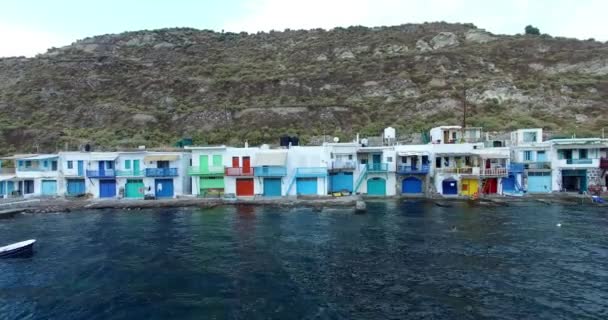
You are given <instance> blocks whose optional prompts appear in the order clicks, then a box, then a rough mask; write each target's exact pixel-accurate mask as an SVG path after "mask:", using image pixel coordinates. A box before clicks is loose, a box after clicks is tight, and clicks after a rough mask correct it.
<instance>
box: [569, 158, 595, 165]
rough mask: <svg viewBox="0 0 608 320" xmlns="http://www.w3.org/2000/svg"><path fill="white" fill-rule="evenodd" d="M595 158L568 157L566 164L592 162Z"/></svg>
mask: <svg viewBox="0 0 608 320" xmlns="http://www.w3.org/2000/svg"><path fill="white" fill-rule="evenodd" d="M592 163H593V159H566V164H592Z"/></svg>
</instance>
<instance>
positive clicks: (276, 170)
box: [253, 166, 287, 177]
mask: <svg viewBox="0 0 608 320" xmlns="http://www.w3.org/2000/svg"><path fill="white" fill-rule="evenodd" d="M253 175H255V176H256V177H284V176H286V175H287V168H286V167H283V166H268V167H255V168H253Z"/></svg>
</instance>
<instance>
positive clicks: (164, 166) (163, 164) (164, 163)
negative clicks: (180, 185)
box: [156, 161, 169, 168]
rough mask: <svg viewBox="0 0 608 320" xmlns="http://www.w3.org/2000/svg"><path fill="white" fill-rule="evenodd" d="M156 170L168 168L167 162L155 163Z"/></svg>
mask: <svg viewBox="0 0 608 320" xmlns="http://www.w3.org/2000/svg"><path fill="white" fill-rule="evenodd" d="M156 167H157V168H169V161H156Z"/></svg>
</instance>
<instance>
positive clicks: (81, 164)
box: [78, 160, 84, 177]
mask: <svg viewBox="0 0 608 320" xmlns="http://www.w3.org/2000/svg"><path fill="white" fill-rule="evenodd" d="M78 176H79V177H82V176H84V161H82V160H78Z"/></svg>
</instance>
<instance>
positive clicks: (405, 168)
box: [397, 164, 429, 174]
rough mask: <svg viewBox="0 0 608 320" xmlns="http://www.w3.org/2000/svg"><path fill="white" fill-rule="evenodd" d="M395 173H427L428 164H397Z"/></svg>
mask: <svg viewBox="0 0 608 320" xmlns="http://www.w3.org/2000/svg"><path fill="white" fill-rule="evenodd" d="M397 173H399V174H427V173H429V165H428V164H423V165H419V166H409V165H404V164H402V165H399V167H397Z"/></svg>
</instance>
